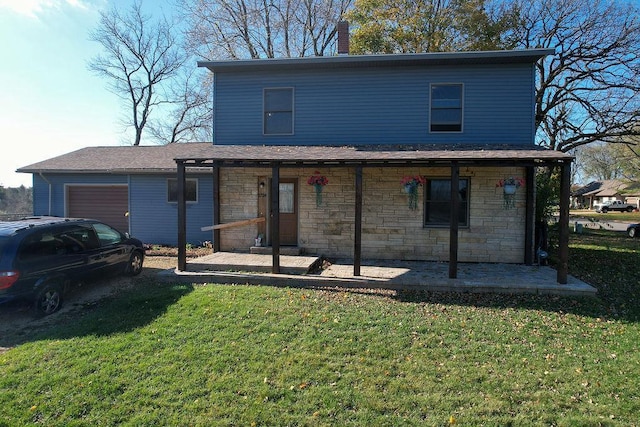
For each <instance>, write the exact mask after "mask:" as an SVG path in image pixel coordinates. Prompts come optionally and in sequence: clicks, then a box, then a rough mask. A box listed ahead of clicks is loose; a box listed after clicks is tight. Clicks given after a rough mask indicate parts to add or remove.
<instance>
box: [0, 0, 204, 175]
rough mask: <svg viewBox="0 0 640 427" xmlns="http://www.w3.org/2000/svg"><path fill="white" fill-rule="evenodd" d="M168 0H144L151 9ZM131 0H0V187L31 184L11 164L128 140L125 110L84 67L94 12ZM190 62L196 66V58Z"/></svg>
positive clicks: (92, 48) (91, 49) (92, 45)
mask: <svg viewBox="0 0 640 427" xmlns="http://www.w3.org/2000/svg"><path fill="white" fill-rule="evenodd" d="M170 1H171V0H145V1H143V9H144V10H146V11H148V12H151V13H159V12H160V11H162V12H165V13H166V12H167V11H168V12H170V11H171V9H170V4H171V3H170ZM132 2H133V0H0V138H2V142H1V147H2V149H1V152H0V153H1V154H0V185H2V186H4V187H17V186H20V185H25V186H27V187H30V186H31V185H32V184H31V182H32V181H31V174H23V173H16V172H15V170H16V169H17V168H20V167H23V166H27V165H30V164H32V163H36V162H39V161H42V160H46V159H49V158H51V157H55V156H58V155H61V154H65V153H69V152H71V151H75V150H77V149H80V148H82V147H88V146H117V145H130V144H131V137H130V135H131V133H130V132H125V131H124V127H123V125H122V123H121V119H122V117H123V115H124V114H126V113H128V112H129V110H128V109H126V107H124V106H123V105H122V104H121V101H120V99H119V98H118V97H117V96H116V95H114V94H112V93H111V92H109V91H108V90H107V89H106V83H107V81H106V80H105V79H104V78H101V77H98V76H96V75H95V74H93V73H91V72H90V71H88V68H87V63H88V61H89V60H90V59H91V58H92V57H93V56H95V55H97V54H99V53H100V52H101V46H100V45H99V44H98V43H96V42H92V41H90V40H89V33H90V31H92V30H93V29H95V28H96V26H97V24H98V21H99V18H100V16H99V12H100V11H102V10H106V9H108V8H109V7H111V6H112V5H115V6H116V7H118V8H123V9H126V8H128V7H130V5H131V4H132ZM194 67H195V64H194Z"/></svg>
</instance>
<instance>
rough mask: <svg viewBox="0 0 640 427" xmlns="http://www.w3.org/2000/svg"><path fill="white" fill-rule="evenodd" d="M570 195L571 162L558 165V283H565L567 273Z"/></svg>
mask: <svg viewBox="0 0 640 427" xmlns="http://www.w3.org/2000/svg"><path fill="white" fill-rule="evenodd" d="M570 197H571V162H564V163H563V164H562V165H561V166H560V218H559V223H558V225H559V227H560V233H559V241H558V258H559V259H558V283H560V284H561V285H566V284H567V278H568V275H569V198H570Z"/></svg>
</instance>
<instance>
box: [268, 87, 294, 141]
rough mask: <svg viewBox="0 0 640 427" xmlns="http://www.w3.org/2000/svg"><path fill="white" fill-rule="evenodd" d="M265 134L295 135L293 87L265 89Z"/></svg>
mask: <svg viewBox="0 0 640 427" xmlns="http://www.w3.org/2000/svg"><path fill="white" fill-rule="evenodd" d="M263 132H264V134H265V135H293V88H273V89H265V90H264V124H263Z"/></svg>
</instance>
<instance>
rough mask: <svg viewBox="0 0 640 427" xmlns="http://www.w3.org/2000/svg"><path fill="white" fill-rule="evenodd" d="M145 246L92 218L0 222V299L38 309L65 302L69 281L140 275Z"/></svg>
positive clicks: (48, 309)
mask: <svg viewBox="0 0 640 427" xmlns="http://www.w3.org/2000/svg"><path fill="white" fill-rule="evenodd" d="M143 262H144V246H143V244H142V242H141V241H140V240H138V239H134V238H131V237H129V236H127V235H124V234H122V233H121V232H119V231H118V230H116V229H115V228H113V227H111V226H109V225H107V224H104V223H102V222H100V221H96V220H92V219H80V218H58V217H30V218H24V219H22V220H19V221H7V222H0V303H3V302H7V301H11V300H16V299H26V300H30V301H32V302H33V306H34V309H35V310H36V312H37V313H39V314H51V313H54V312H55V311H57V310H58V309H59V308H60V307H61V305H62V299H63V296H64V293H65V291H67V290H68V288H69V286H70V285H72V284H75V283H79V282H84V281H86V280H90V279H92V278H97V277H105V276H106V275H117V274H129V275H137V274H140V272H141V271H142V263H143Z"/></svg>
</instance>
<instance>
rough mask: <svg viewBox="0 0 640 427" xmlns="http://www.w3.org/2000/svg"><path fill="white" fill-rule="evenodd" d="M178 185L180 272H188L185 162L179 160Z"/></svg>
mask: <svg viewBox="0 0 640 427" xmlns="http://www.w3.org/2000/svg"><path fill="white" fill-rule="evenodd" d="M176 162H177V167H178V173H177V179H176V180H177V181H178V182H177V183H178V271H186V270H187V197H186V191H185V188H186V187H187V184H186V173H185V166H184V162H182V161H179V160H177V161H176Z"/></svg>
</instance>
